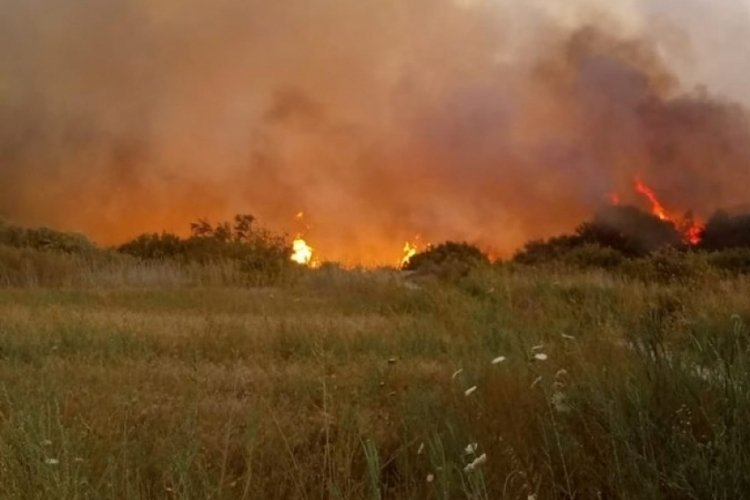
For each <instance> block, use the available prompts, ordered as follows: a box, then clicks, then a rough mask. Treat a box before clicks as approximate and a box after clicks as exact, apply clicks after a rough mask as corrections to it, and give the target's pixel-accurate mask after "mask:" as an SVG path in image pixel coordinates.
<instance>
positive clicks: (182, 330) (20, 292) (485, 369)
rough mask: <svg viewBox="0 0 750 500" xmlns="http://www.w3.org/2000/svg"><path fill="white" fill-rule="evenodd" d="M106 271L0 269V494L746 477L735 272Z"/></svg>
mask: <svg viewBox="0 0 750 500" xmlns="http://www.w3.org/2000/svg"><path fill="white" fill-rule="evenodd" d="M97 272H98V273H101V272H102V270H101V269H98V270H97ZM191 272H193V271H191ZM213 272H214V271H211V272H210V273H213ZM196 273H197V274H196ZM210 273H209V274H210ZM109 276H110V277H112V276H116V278H111V279H109V280H102V283H103V284H99V285H97V284H96V283H95V280H94V279H93V278H91V279H90V278H86V279H85V280H81V281H78V282H76V281H75V280H73V281H71V282H68V283H67V286H64V287H58V288H50V287H38V286H33V287H28V286H25V287H20V288H6V289H4V290H0V381H1V382H0V496H2V497H3V498H92V499H100V498H117V499H119V498H128V499H129V498H259V499H272V498H280V499H281V498H284V499H286V498H302V499H316V498H344V499H357V498H372V499H374V498H413V499H423V498H445V499H448V498H451V499H452V498H477V499H478V498H492V499H494V498H522V499H526V498H527V496H529V495H536V498H538V499H543V498H740V497H741V496H742V495H743V492H746V491H748V490H750V474H748V473H747V471H748V470H750V426H748V425H747V424H748V421H747V419H748V417H747V415H750V413H749V411H750V393H749V392H748V387H750V375H748V370H747V368H748V367H747V362H748V360H749V358H748V352H747V350H748V346H749V345H750V342H749V341H750V330H749V329H748V327H747V326H746V325H747V323H748V321H749V320H750V281H748V280H740V279H738V280H724V281H709V282H705V283H701V284H700V286H696V285H695V284H694V283H692V284H680V285H673V286H655V285H654V286H651V285H648V284H643V283H636V282H625V281H622V280H618V279H615V278H612V277H609V276H607V275H605V274H601V273H586V274H583V273H569V272H560V273H558V274H554V273H552V274H550V273H544V274H542V273H539V274H536V273H535V272H534V271H524V272H516V271H512V270H507V269H494V270H488V271H486V272H483V273H482V274H481V275H478V276H472V277H470V278H468V279H466V280H464V281H462V282H460V283H458V284H441V283H431V282H430V283H425V284H423V285H422V286H421V287H420V288H415V287H406V286H404V284H403V280H402V279H401V278H400V277H398V276H397V275H395V274H394V273H390V272H386V271H379V272H356V271H351V272H347V271H341V270H336V269H327V270H321V271H317V272H311V273H309V274H306V275H302V276H299V277H298V278H297V279H295V280H293V281H292V282H290V283H288V284H285V285H283V286H278V287H273V288H255V289H253V288H242V287H236V286H229V285H222V284H220V283H223V282H226V281H223V280H224V279H223V278H216V281H211V280H205V279H203V278H200V279H199V278H196V276H204V277H205V275H201V274H200V272H198V271H196V272H195V273H194V274H192V275H191V274H190V273H187V272H185V271H184V270H174V273H171V274H170V273H167V272H164V269H163V268H160V269H159V270H158V272H155V273H154V274H150V275H149V274H148V272H146V271H145V270H144V269H127V268H120V267H115V269H114V270H113V271H112V272H111V273H110V274H109ZM133 276H138V279H134V278H132V277H133ZM191 276H192V278H191ZM229 281H230V282H231V280H229ZM206 283H208V284H206ZM32 284H33V283H32ZM62 284H63V285H65V284H66V283H62ZM539 346H541V347H539ZM535 354H545V355H546V359H544V360H537V359H535V358H534V355H535ZM501 355H502V356H505V357H506V359H505V361H502V362H499V363H497V364H492V363H491V361H492V360H493V359H494V358H496V357H497V356H501ZM540 357H544V356H540ZM458 370H462V371H460V372H458ZM457 372H458V373H457ZM473 386H476V387H477V389H476V391H475V392H473V393H471V394H470V395H469V396H466V395H465V391H466V390H467V389H469V388H470V387H473ZM474 442H476V443H477V444H478V447H477V451H476V452H475V453H474V454H466V453H465V451H464V449H465V448H466V446H467V445H468V444H469V443H474ZM485 453H486V455H487V461H486V463H484V464H482V463H481V460H480V461H479V463H478V464H477V466H476V467H475V468H474V469H473V470H469V471H468V472H467V471H465V467H466V465H467V464H469V463H471V462H472V461H473V460H475V459H476V458H478V457H479V456H480V455H481V454H485ZM428 476H429V478H430V479H431V480H430V481H428Z"/></svg>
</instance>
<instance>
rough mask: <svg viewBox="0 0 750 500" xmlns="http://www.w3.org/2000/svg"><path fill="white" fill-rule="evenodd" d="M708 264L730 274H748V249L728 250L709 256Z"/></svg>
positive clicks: (749, 268) (749, 250)
mask: <svg viewBox="0 0 750 500" xmlns="http://www.w3.org/2000/svg"><path fill="white" fill-rule="evenodd" d="M708 261H709V263H710V264H711V265H712V266H713V267H715V268H717V269H720V270H722V271H727V272H730V273H732V274H750V248H730V249H728V250H723V251H721V252H713V253H711V254H709V257H708Z"/></svg>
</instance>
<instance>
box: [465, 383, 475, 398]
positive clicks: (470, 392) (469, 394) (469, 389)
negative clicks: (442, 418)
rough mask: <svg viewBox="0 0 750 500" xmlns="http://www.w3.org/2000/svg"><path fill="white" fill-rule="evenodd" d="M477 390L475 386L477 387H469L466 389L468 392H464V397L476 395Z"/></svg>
mask: <svg viewBox="0 0 750 500" xmlns="http://www.w3.org/2000/svg"><path fill="white" fill-rule="evenodd" d="M476 390H477V386H475V385H472V386H471V387H469V388H468V389H466V390H465V391H464V396H471V395H472V394H474V392H475V391H476Z"/></svg>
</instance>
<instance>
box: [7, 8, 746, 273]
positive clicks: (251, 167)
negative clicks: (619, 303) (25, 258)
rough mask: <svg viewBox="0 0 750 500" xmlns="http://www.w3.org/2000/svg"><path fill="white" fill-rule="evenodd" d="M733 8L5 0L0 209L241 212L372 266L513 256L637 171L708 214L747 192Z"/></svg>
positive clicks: (102, 221)
mask: <svg viewBox="0 0 750 500" xmlns="http://www.w3.org/2000/svg"><path fill="white" fill-rule="evenodd" d="M519 4H523V6H519ZM748 28H750V13H749V10H748V6H747V4H744V3H740V2H737V1H735V2H730V1H728V0H721V1H718V2H710V3H709V2H701V1H699V0H680V1H677V0H654V1H647V0H631V1H620V2H597V1H595V0H590V1H583V0H578V1H573V2H552V1H545V0H535V1H530V2H513V1H512V0H505V1H503V0H473V1H472V0H413V1H412V0H410V1H408V2H404V1H403V0H358V1H356V2H353V1H349V0H281V1H274V2H267V1H260V0H210V1H209V0H179V1H177V0H165V1H161V2H149V1H145V0H111V1H107V2H101V1H99V0H64V1H61V0H8V1H6V2H4V3H3V5H2V6H0V215H4V216H7V217H10V218H12V219H14V220H16V221H19V222H23V223H29V224H48V225H52V226H55V227H59V228H63V229H70V230H77V231H82V232H85V233H88V234H90V235H91V236H92V237H94V238H95V239H96V240H98V241H100V242H103V243H117V242H121V241H123V240H125V239H127V238H129V237H131V236H134V235H135V234H137V233H140V232H144V231H160V230H162V229H165V230H171V231H177V232H184V230H186V229H187V227H188V223H189V222H190V221H192V220H195V219H196V218H198V217H208V218H211V219H214V220H217V219H224V218H228V217H230V216H231V215H232V214H234V213H240V212H249V213H252V214H254V215H256V216H257V217H258V218H259V219H260V220H261V221H262V222H263V223H264V224H265V225H266V226H268V227H271V228H273V229H276V230H279V231H287V232H290V233H295V232H297V231H303V229H304V232H305V235H306V237H307V238H308V240H309V241H310V242H311V244H312V245H313V246H314V247H315V248H316V249H317V250H318V252H319V255H320V256H321V257H322V258H325V259H338V260H343V261H345V262H348V263H366V264H372V263H391V264H392V263H395V262H398V259H399V257H400V255H399V252H400V248H401V246H403V243H404V241H406V240H413V239H414V238H415V237H416V235H421V240H422V241H424V242H430V241H431V242H439V241H442V240H446V239H453V240H466V241H469V242H472V243H476V244H478V245H480V246H482V247H483V248H485V249H491V250H493V251H494V252H496V253H497V254H498V255H507V254H509V253H510V252H512V251H513V250H514V249H516V248H518V247H519V246H520V245H521V244H523V242H524V241H526V240H528V239H530V238H539V237H545V236H549V235H551V234H553V233H557V232H561V231H566V230H569V229H570V228H572V227H573V226H574V225H576V224H577V223H578V222H580V221H581V220H583V219H585V218H587V217H588V216H589V215H590V214H592V213H593V212H594V211H595V210H596V209H597V207H599V206H601V205H602V204H604V203H606V201H607V194H608V193H612V192H616V193H618V194H619V195H620V196H621V197H622V198H623V202H631V203H642V201H640V198H639V197H638V195H637V194H635V193H634V192H633V187H632V184H633V179H634V178H635V177H636V176H639V177H640V178H642V179H644V180H646V181H647V182H648V183H649V185H651V186H652V187H653V188H654V189H655V190H656V191H657V192H658V193H659V195H660V197H661V198H662V199H663V201H664V202H665V203H666V204H668V205H669V206H670V208H671V209H672V210H685V211H687V210H692V211H693V212H694V213H695V214H696V215H697V216H700V217H704V218H705V217H708V216H709V215H710V214H711V213H712V212H713V211H714V210H716V209H718V208H727V209H732V208H734V207H738V206H742V205H743V204H747V202H748V201H750V200H748V195H747V187H746V186H748V185H750V140H749V139H750V122H749V121H748V117H749V116H750V115H748V112H747V109H746V108H745V102H750V100H748V97H750V96H747V95H744V94H743V92H744V86H743V82H744V81H746V78H747V77H748V76H750V62H748V61H750V54H747V50H746V49H742V47H750V44H749V43H748V40H747V38H748V35H747V34H746V33H748V32H749V31H748ZM716 33H719V34H720V35H716ZM743 51H744V53H743ZM300 211H302V212H304V213H305V221H304V223H300V222H298V221H295V217H294V216H295V214H297V213H298V212H300Z"/></svg>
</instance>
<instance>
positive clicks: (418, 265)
mask: <svg viewBox="0 0 750 500" xmlns="http://www.w3.org/2000/svg"><path fill="white" fill-rule="evenodd" d="M488 264H489V259H488V258H487V256H486V255H485V254H484V253H482V251H481V250H479V249H478V248H477V247H475V246H473V245H469V244H468V243H456V242H453V241H448V242H446V243H441V244H440V245H438V246H435V247H430V248H428V249H427V250H426V251H424V252H422V253H418V254H417V255H415V256H414V257H412V258H411V259H410V260H409V262H408V263H407V264H406V265H405V266H404V269H405V270H408V271H418V272H420V273H422V274H432V275H435V276H438V277H439V278H443V279H457V278H461V277H464V276H466V275H468V274H469V272H471V270H473V269H476V268H477V267H480V266H484V265H488Z"/></svg>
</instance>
